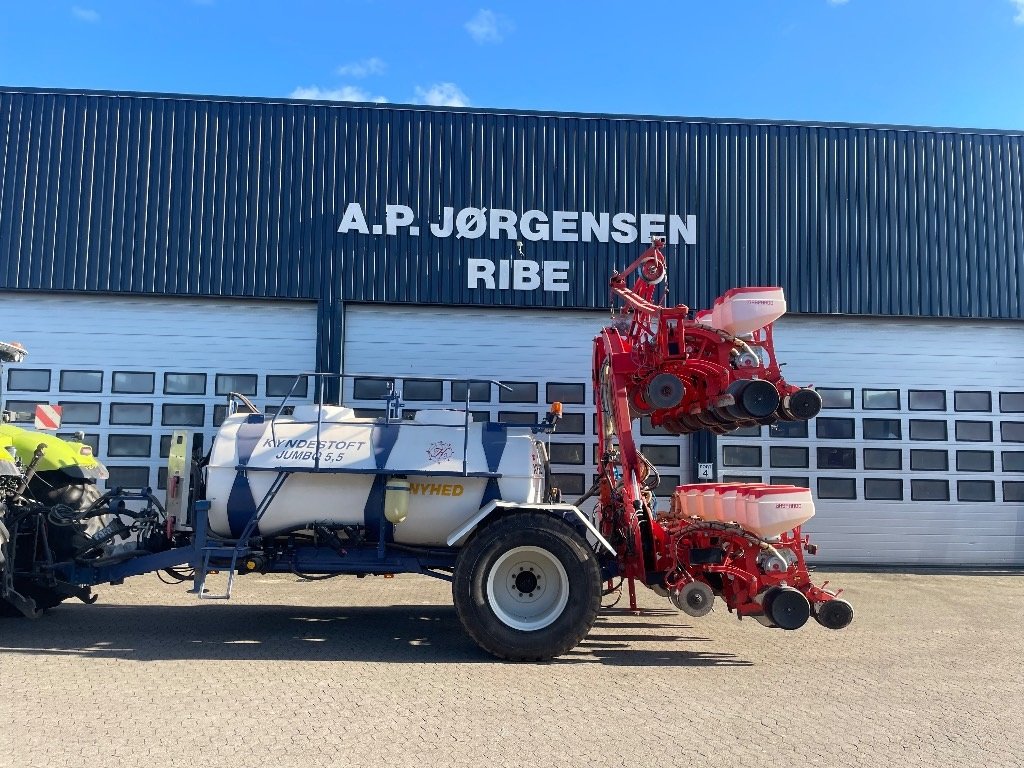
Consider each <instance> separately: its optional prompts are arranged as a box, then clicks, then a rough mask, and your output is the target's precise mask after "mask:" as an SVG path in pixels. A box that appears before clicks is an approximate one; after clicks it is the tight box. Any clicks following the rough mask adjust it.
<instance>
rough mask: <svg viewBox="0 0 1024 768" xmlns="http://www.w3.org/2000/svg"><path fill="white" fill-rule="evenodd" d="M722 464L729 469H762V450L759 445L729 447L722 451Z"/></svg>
mask: <svg viewBox="0 0 1024 768" xmlns="http://www.w3.org/2000/svg"><path fill="white" fill-rule="evenodd" d="M722 464H724V465H725V466H727V467H760V466H761V448H760V446H757V445H727V446H725V448H723V449H722Z"/></svg>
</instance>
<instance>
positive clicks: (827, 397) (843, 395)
mask: <svg viewBox="0 0 1024 768" xmlns="http://www.w3.org/2000/svg"><path fill="white" fill-rule="evenodd" d="M817 392H818V394H819V395H821V407H822V408H853V390H852V389H832V388H829V387H818V389H817Z"/></svg>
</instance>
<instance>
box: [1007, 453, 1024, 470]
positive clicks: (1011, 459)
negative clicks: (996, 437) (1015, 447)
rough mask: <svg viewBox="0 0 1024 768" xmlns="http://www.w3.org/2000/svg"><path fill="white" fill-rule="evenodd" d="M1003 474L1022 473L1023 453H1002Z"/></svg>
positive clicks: (1023, 468) (1023, 466)
mask: <svg viewBox="0 0 1024 768" xmlns="http://www.w3.org/2000/svg"><path fill="white" fill-rule="evenodd" d="M1002 459H1003V472H1024V451H1003V456H1002Z"/></svg>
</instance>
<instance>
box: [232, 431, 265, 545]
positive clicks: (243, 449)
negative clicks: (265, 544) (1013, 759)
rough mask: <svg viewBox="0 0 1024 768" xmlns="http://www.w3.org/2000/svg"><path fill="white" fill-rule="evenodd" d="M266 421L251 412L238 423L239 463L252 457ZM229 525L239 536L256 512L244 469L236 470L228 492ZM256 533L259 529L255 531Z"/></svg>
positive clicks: (244, 462) (235, 535)
mask: <svg viewBox="0 0 1024 768" xmlns="http://www.w3.org/2000/svg"><path fill="white" fill-rule="evenodd" d="M265 428H266V423H265V421H264V418H263V414H262V413H252V414H249V416H248V418H246V420H245V421H244V422H243V423H242V424H239V425H238V434H237V436H236V438H235V445H236V448H237V450H238V463H239V464H240V465H241V466H243V467H244V466H246V465H247V464H248V463H249V460H250V459H251V458H252V454H253V451H255V450H256V446H257V445H259V443H260V440H261V439H262V438H263V432H264V430H265ZM227 512H228V527H229V528H230V529H231V535H232V536H234V537H236V538H237V537H239V536H241V535H242V531H244V530H245V526H246V525H248V523H249V521H250V520H251V519H252V516H253V515H255V514H256V499H255V498H253V495H252V489H251V488H250V487H249V477H248V475H246V473H245V470H244V469H239V470H237V471H236V472H235V481H234V482H233V483H232V484H231V493H229V494H228V504H227ZM255 533H256V534H258V533H259V531H258V530H257V531H255Z"/></svg>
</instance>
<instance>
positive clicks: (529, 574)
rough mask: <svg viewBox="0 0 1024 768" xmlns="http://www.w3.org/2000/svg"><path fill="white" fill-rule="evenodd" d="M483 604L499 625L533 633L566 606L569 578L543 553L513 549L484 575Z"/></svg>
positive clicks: (532, 548) (530, 549) (551, 620)
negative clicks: (485, 598) (485, 588)
mask: <svg viewBox="0 0 1024 768" xmlns="http://www.w3.org/2000/svg"><path fill="white" fill-rule="evenodd" d="M487 601H488V602H489V603H490V606H491V610H492V611H494V615H495V616H497V617H498V620H499V621H501V623H503V624H505V625H506V626H509V627H512V629H518V630H522V631H523V632H536V631H537V630H539V629H544V627H547V626H550V625H551V624H552V623H554V621H555V620H556V619H557V618H558V617H559V616H561V615H562V611H564V610H565V606H566V605H568V603H569V577H568V576H567V575H566V573H565V568H563V567H562V564H561V563H560V562H559V561H558V558H557V557H555V556H554V555H553V554H551V553H550V552H548V551H547V550H546V549H541V548H540V547H516V548H515V549H510V550H509V551H508V552H506V553H505V554H503V555H502V556H501V557H499V558H498V560H497V562H495V563H494V565H493V566H492V567H491V570H490V572H489V573H488V574H487Z"/></svg>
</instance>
